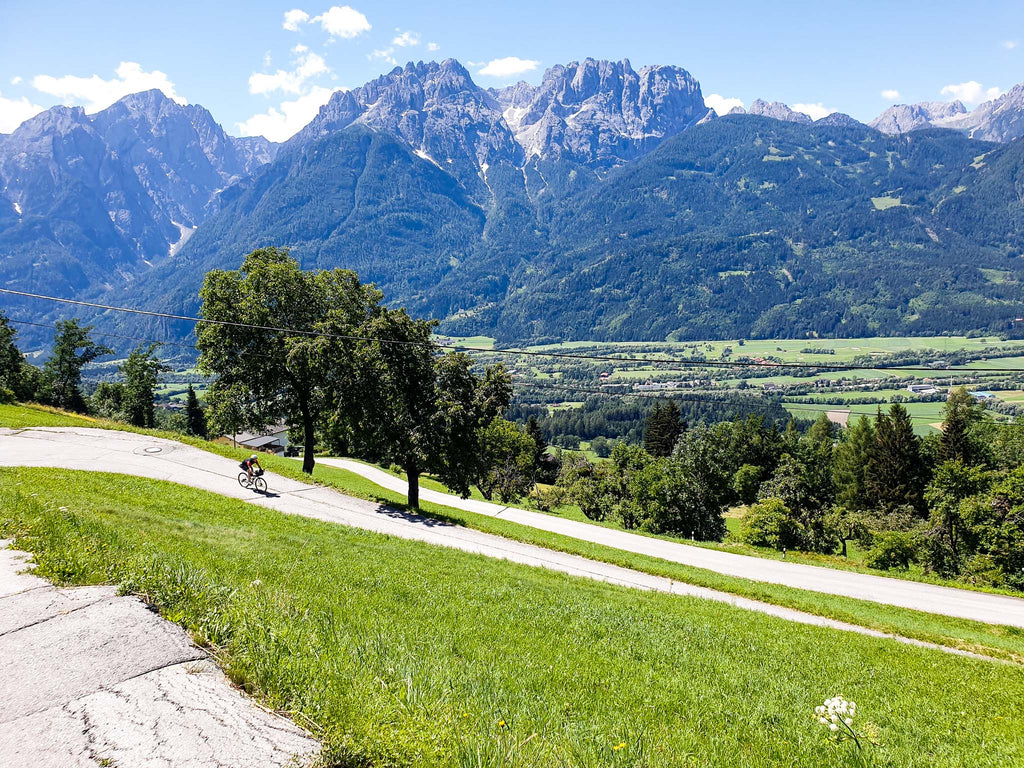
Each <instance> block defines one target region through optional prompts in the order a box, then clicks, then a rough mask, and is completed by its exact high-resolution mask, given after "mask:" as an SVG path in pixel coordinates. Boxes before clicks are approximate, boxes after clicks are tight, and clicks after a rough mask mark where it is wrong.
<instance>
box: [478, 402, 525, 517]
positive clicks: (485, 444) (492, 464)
mask: <svg viewBox="0 0 1024 768" xmlns="http://www.w3.org/2000/svg"><path fill="white" fill-rule="evenodd" d="M478 445H479V446H480V454H479V461H477V462H475V463H476V467H477V471H476V474H475V477H474V480H473V482H474V484H475V485H476V487H477V488H479V489H480V493H481V494H483V497H484V498H485V499H487V500H490V499H491V498H493V497H494V496H497V497H498V498H499V499H501V500H502V501H503V502H504V503H506V504H508V503H510V502H513V501H516V500H518V499H519V498H520V497H521V496H524V495H526V494H527V493H529V491H530V488H531V487H532V486H533V469H534V451H535V450H536V447H537V445H536V443H535V442H534V441H533V438H531V437H530V436H529V435H528V434H527V433H526V432H525V431H524V430H523V429H522V428H521V427H520V426H519V425H518V424H514V423H513V422H511V421H508V420H507V419H503V418H500V417H499V418H496V419H494V421H492V422H491V423H490V424H488V425H487V426H486V427H484V428H483V429H482V430H481V432H480V438H479V440H478Z"/></svg>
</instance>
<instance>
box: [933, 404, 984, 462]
mask: <svg viewBox="0 0 1024 768" xmlns="http://www.w3.org/2000/svg"><path fill="white" fill-rule="evenodd" d="M944 414H945V418H944V419H943V422H942V436H941V438H940V443H939V445H940V447H939V459H940V460H941V461H953V460H956V459H959V460H960V461H962V462H964V463H965V464H983V463H987V462H986V453H987V451H986V449H985V446H984V445H982V444H981V443H980V441H979V440H978V439H977V438H976V437H975V435H974V434H973V428H974V427H975V425H977V424H979V423H980V422H981V421H982V420H983V419H984V414H983V412H982V408H981V406H980V405H979V404H978V402H977V401H976V400H975V399H974V397H972V396H971V393H970V392H968V391H967V388H966V387H957V388H956V389H954V390H953V391H952V392H951V393H950V395H949V399H948V400H947V401H946V407H945V408H944Z"/></svg>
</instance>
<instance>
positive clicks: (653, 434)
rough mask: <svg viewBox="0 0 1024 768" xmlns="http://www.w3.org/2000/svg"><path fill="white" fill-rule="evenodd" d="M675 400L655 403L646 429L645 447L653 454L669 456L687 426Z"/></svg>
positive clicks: (648, 417)
mask: <svg viewBox="0 0 1024 768" xmlns="http://www.w3.org/2000/svg"><path fill="white" fill-rule="evenodd" d="M681 416H682V414H681V412H680V410H679V406H678V405H676V403H675V401H674V400H669V401H668V402H667V403H665V404H662V403H660V402H658V403H655V404H654V408H652V409H651V412H650V414H649V415H648V416H647V425H646V427H645V429H644V448H645V449H646V451H647V452H648V453H649V454H651V456H668V455H670V454H671V453H672V449H673V448H675V447H676V443H677V442H679V436H680V435H681V434H682V433H683V430H684V429H685V426H684V425H683V422H682V421H681Z"/></svg>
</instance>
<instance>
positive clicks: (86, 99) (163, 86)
mask: <svg viewBox="0 0 1024 768" xmlns="http://www.w3.org/2000/svg"><path fill="white" fill-rule="evenodd" d="M115 72H116V73H117V77H115V78H112V79H110V80H104V79H103V78H102V77H100V76H99V75H93V76H92V77H78V76H76V75H65V76H64V77H52V76H50V75H36V76H35V77H34V78H32V87H33V88H35V89H36V90H37V91H41V92H42V93H46V94H49V95H51V96H56V97H57V98H59V99H60V100H61V101H62V102H63V103H65V104H70V105H81V106H84V107H85V111H86V112H90V113H91V112H98V111H100V110H101V109H106V108H107V107H109V106H110V105H111V104H113V103H114V102H115V101H117V100H118V99H120V98H122V97H123V96H127V95H128V94H129V93H138V92H139V91H148V90H150V89H153V88H157V89H159V90H161V91H163V92H164V95H165V96H167V98H169V99H174V100H175V101H176V102H178V103H179V104H185V103H187V102H186V101H185V99H183V98H182V97H181V96H179V95H178V94H177V93H176V92H175V90H174V83H172V82H171V81H170V80H169V79H168V78H167V75H165V74H164V73H163V72H160V71H158V70H153V71H152V72H146V71H145V70H144V69H143V68H142V67H141V66H140V65H139V64H138V63H136V62H134V61H122V62H121V63H120V64H119V65H118V67H117V69H116V70H115Z"/></svg>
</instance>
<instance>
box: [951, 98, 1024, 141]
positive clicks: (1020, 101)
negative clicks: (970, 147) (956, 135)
mask: <svg viewBox="0 0 1024 768" xmlns="http://www.w3.org/2000/svg"><path fill="white" fill-rule="evenodd" d="M939 124H940V125H942V126H943V127H945V128H954V129H956V130H958V131H966V132H967V135H968V136H970V137H971V138H972V139H984V140H986V141H1001V142H1002V141H1013V140H1014V139H1016V138H1019V137H1021V136H1024V83H1021V84H1019V85H1015V86H1014V87H1013V88H1011V89H1010V90H1009V91H1008V92H1006V93H1004V94H1003V95H1002V96H1000V97H999V98H998V99H993V100H992V101H986V102H985V103H984V104H980V105H978V106H977V107H976V108H975V109H973V110H972V111H970V112H968V113H967V114H965V115H958V116H954V117H953V118H951V119H948V120H943V121H940V122H939Z"/></svg>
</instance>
